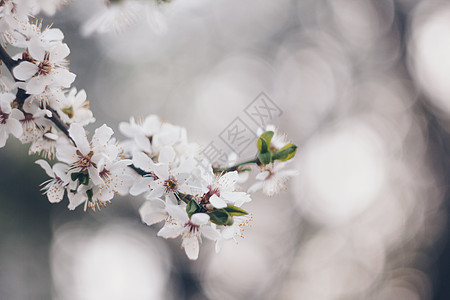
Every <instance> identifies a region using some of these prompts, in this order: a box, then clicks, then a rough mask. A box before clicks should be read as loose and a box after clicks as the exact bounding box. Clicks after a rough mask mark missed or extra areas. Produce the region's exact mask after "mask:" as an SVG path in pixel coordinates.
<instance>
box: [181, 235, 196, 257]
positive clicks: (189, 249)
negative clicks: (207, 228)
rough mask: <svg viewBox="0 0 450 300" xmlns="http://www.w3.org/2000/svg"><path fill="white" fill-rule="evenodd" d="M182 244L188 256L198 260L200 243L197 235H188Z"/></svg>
mask: <svg viewBox="0 0 450 300" xmlns="http://www.w3.org/2000/svg"><path fill="white" fill-rule="evenodd" d="M181 246H182V247H183V248H184V251H185V252H186V255H187V257H188V258H189V259H190V260H196V259H197V258H198V252H199V251H200V245H199V243H198V239H197V237H196V236H187V237H185V238H184V239H183V242H182V243H181Z"/></svg>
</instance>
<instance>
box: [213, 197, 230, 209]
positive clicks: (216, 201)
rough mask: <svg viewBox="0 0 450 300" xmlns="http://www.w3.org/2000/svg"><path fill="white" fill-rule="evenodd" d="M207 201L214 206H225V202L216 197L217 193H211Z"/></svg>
mask: <svg viewBox="0 0 450 300" xmlns="http://www.w3.org/2000/svg"><path fill="white" fill-rule="evenodd" d="M209 202H210V203H211V204H212V206H214V207H215V208H219V209H220V208H225V207H227V203H226V202H225V201H223V199H221V198H219V197H217V195H212V196H211V198H209Z"/></svg>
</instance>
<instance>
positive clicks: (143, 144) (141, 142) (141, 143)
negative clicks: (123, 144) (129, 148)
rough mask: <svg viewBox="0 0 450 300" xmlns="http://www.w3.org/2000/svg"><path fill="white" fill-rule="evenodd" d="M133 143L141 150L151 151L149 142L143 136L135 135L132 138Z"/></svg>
mask: <svg viewBox="0 0 450 300" xmlns="http://www.w3.org/2000/svg"><path fill="white" fill-rule="evenodd" d="M134 141H135V142H136V145H137V146H138V147H139V148H141V149H142V150H145V151H149V150H150V149H151V144H150V140H149V139H148V138H147V137H146V136H144V135H140V134H138V135H136V136H135V137H134Z"/></svg>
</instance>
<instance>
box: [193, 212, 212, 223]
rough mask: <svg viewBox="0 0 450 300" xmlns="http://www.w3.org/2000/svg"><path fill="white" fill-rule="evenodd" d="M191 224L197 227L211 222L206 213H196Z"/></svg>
mask: <svg viewBox="0 0 450 300" xmlns="http://www.w3.org/2000/svg"><path fill="white" fill-rule="evenodd" d="M191 222H192V224H195V225H205V224H207V223H208V222H209V216H208V215H207V214H205V213H196V214H193V215H192V216H191Z"/></svg>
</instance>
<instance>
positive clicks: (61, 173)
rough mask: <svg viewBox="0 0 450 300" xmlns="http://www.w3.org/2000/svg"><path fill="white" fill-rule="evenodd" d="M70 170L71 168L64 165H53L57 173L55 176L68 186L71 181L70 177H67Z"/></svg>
mask: <svg viewBox="0 0 450 300" xmlns="http://www.w3.org/2000/svg"><path fill="white" fill-rule="evenodd" d="M68 168H69V166H68V165H66V164H62V163H57V164H54V165H53V171H54V173H55V176H57V177H58V178H60V179H61V180H62V181H63V182H64V184H67V183H69V181H70V180H69V175H67V169H68Z"/></svg>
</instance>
